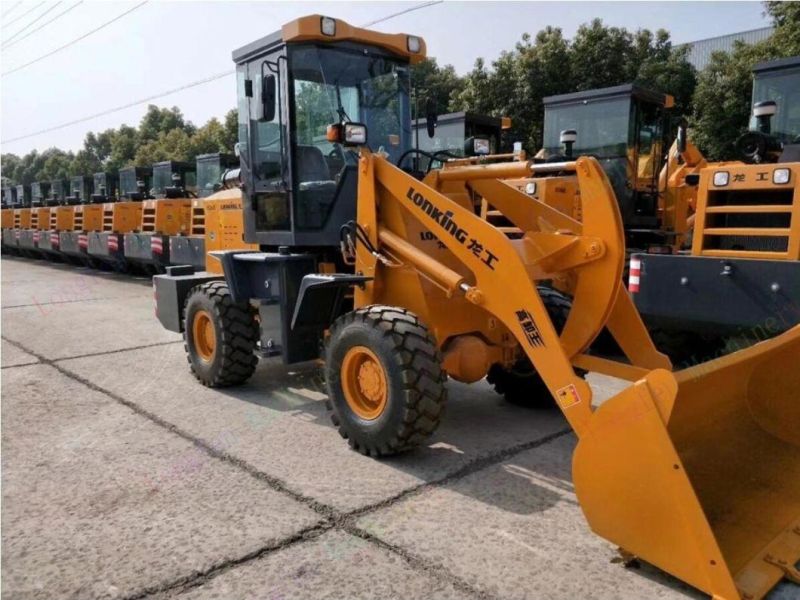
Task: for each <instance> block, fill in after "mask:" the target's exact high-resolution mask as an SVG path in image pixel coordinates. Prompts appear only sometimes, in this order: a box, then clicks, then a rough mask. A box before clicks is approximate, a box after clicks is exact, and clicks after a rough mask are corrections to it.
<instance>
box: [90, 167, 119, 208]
mask: <svg viewBox="0 0 800 600" xmlns="http://www.w3.org/2000/svg"><path fill="white" fill-rule="evenodd" d="M118 187H119V178H118V177H117V175H116V174H114V173H108V172H106V171H101V172H100V173H95V174H94V193H93V194H92V196H91V198H92V203H93V204H102V203H104V202H110V201H112V200H114V199H115V198H116V197H117V188H118Z"/></svg>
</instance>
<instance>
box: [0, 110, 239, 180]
mask: <svg viewBox="0 0 800 600" xmlns="http://www.w3.org/2000/svg"><path fill="white" fill-rule="evenodd" d="M237 131H238V123H237V118H236V110H235V109H233V110H230V111H228V113H226V115H225V117H224V122H221V121H220V120H219V119H217V118H212V119H211V120H209V121H208V122H207V123H206V124H205V125H203V126H202V127H199V128H198V127H196V126H195V125H194V124H193V123H192V122H191V121H187V120H186V118H185V117H184V116H183V113H182V112H181V110H180V109H179V108H178V107H172V108H159V107H157V106H153V105H151V106H148V107H147V112H146V113H145V115H144V117H142V120H141V121H140V122H139V126H138V127H131V126H129V125H121V126H120V127H119V128H117V129H106V130H105V131H100V132H96V133H95V132H89V133H87V134H86V137H85V138H84V141H83V147H82V148H81V149H80V150H78V151H77V152H65V151H63V150H60V149H58V148H49V149H47V150H45V151H44V152H38V151H36V150H33V151H31V152H29V153H28V154H26V155H24V156H17V155H15V154H11V153H5V154H3V155H2V157H0V158H1V160H2V172H3V179H4V183H5V182H9V183H25V184H30V183H33V182H34V181H50V180H54V179H63V178H68V177H70V176H72V175H83V174H92V173H97V172H99V171H117V170H119V169H121V168H123V167H127V166H131V165H145V166H147V165H151V164H152V163H154V162H159V161H162V160H183V161H193V160H194V158H195V156H196V155H198V154H206V153H211V152H228V153H230V152H233V146H234V144H235V143H236V141H237V135H238V133H237Z"/></svg>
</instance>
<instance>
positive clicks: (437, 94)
mask: <svg viewBox="0 0 800 600" xmlns="http://www.w3.org/2000/svg"><path fill="white" fill-rule="evenodd" d="M462 86H463V80H462V79H461V78H460V77H459V76H458V74H457V73H456V70H455V69H454V68H453V66H452V65H446V66H444V67H440V66H439V65H438V63H437V62H436V59H435V58H426V59H425V60H423V61H421V62H419V63H418V64H416V65H414V66H413V67H412V68H411V87H412V89H413V90H414V104H413V105H412V107H411V111H412V115H413V118H417V116H418V115H417V111H419V116H420V117H424V116H425V114H426V111H427V109H428V107H430V108H432V109H433V110H434V111H435V112H436V113H438V114H443V113H447V112H450V110H451V108H450V107H451V104H452V101H453V98H454V96H456V95H457V94H458V93H459V92H460V90H461V88H462Z"/></svg>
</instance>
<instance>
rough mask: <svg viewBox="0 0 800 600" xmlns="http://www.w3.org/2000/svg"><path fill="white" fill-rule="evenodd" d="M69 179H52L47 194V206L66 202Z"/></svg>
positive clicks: (68, 193)
mask: <svg viewBox="0 0 800 600" xmlns="http://www.w3.org/2000/svg"><path fill="white" fill-rule="evenodd" d="M69 185H70V184H69V181H67V180H66V179H53V180H51V181H50V192H49V194H48V196H47V206H58V205H59V204H64V203H65V202H66V198H67V196H69V195H70V192H69Z"/></svg>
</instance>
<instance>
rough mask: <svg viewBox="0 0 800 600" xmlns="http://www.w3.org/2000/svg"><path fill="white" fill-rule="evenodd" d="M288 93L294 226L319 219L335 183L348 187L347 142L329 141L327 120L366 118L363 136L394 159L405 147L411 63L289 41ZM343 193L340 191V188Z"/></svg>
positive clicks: (353, 157) (352, 157)
mask: <svg viewBox="0 0 800 600" xmlns="http://www.w3.org/2000/svg"><path fill="white" fill-rule="evenodd" d="M289 56H290V58H289V68H290V72H291V75H292V78H291V80H290V86H291V89H290V93H292V94H293V95H294V104H293V106H294V115H293V119H292V140H293V142H294V144H293V152H294V163H293V164H294V173H293V175H294V190H295V193H296V202H295V223H296V225H297V227H298V228H299V229H318V228H320V227H322V226H323V225H324V224H325V223H326V221H327V219H328V216H329V214H330V212H331V210H332V208H333V206H334V203H335V199H336V198H337V194H338V193H339V190H340V189H344V188H345V187H348V185H349V187H348V189H349V190H350V191H349V192H346V193H347V194H350V195H352V194H354V188H353V187H352V186H353V185H354V181H353V182H350V184H348V183H347V178H348V177H350V178H351V179H353V178H354V177H355V174H354V173H352V172H351V173H350V176H348V175H347V170H348V167H351V171H352V168H354V167H355V166H356V164H357V162H358V156H357V154H356V152H355V150H354V149H353V148H346V147H343V146H342V145H341V144H338V143H333V142H329V141H328V140H327V137H326V132H327V129H328V126H329V125H332V124H335V123H340V122H357V123H363V124H364V125H366V126H367V144H368V145H369V147H370V148H371V149H373V150H376V151H377V150H379V149H383V151H384V152H386V153H387V154H388V155H389V160H391V161H392V162H396V161H397V160H398V159H399V158H400V156H401V154H403V152H405V151H406V150H408V149H409V148H410V147H411V112H410V105H409V101H408V90H409V69H408V65H407V64H406V63H403V62H401V61H399V60H394V59H392V58H389V57H386V56H378V55H374V54H371V53H370V51H369V50H366V49H364V48H360V49H359V50H358V51H355V50H347V49H344V48H337V49H333V48H318V47H316V46H298V47H295V48H292V50H291V52H290V55H289ZM342 193H343V194H344V193H345V192H342Z"/></svg>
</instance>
